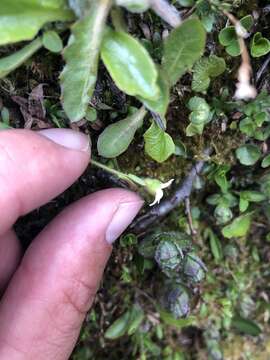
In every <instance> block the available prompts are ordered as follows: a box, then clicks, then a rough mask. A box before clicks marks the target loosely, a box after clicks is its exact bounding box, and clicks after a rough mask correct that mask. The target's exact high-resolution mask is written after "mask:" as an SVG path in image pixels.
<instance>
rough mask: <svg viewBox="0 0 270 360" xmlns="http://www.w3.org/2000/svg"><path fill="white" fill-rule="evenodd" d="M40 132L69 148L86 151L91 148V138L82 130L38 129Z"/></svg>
mask: <svg viewBox="0 0 270 360" xmlns="http://www.w3.org/2000/svg"><path fill="white" fill-rule="evenodd" d="M38 134H39V135H42V136H45V137H46V138H48V139H50V140H51V141H53V142H55V143H56V144H58V145H62V146H64V147H66V148H68V149H72V150H79V151H85V152H88V151H89V150H90V138H89V137H88V136H87V135H85V134H83V133H81V132H76V131H73V130H70V129H46V130H41V131H38Z"/></svg>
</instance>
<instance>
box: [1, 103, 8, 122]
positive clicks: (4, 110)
mask: <svg viewBox="0 0 270 360" xmlns="http://www.w3.org/2000/svg"><path fill="white" fill-rule="evenodd" d="M1 120H2V121H3V122H4V123H5V124H7V125H9V120H10V116H9V111H8V109H7V108H6V107H3V108H2V110H1Z"/></svg>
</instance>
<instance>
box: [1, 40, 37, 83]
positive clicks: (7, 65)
mask: <svg viewBox="0 0 270 360" xmlns="http://www.w3.org/2000/svg"><path fill="white" fill-rule="evenodd" d="M41 47H42V41H41V38H37V39H35V40H34V41H32V42H31V43H30V44H28V45H26V46H24V47H23V48H22V49H20V50H18V51H16V52H15V53H13V54H11V55H8V56H5V57H3V58H1V59H0V79H2V78H4V77H6V76H7V75H8V74H9V73H11V72H12V71H13V70H15V69H17V68H18V67H19V66H21V65H22V64H23V63H24V62H25V61H26V60H28V59H29V58H30V57H31V56H32V55H33V54H34V53H35V52H37V51H38V50H39V49H40V48H41Z"/></svg>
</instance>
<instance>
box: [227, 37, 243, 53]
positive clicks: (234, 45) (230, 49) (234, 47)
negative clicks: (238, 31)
mask: <svg viewBox="0 0 270 360" xmlns="http://www.w3.org/2000/svg"><path fill="white" fill-rule="evenodd" d="M226 52H227V53H228V54H229V55H231V56H239V55H240V54H241V49H240V46H239V42H238V40H237V39H236V40H234V41H232V42H231V43H230V44H229V45H228V46H227V47H226Z"/></svg>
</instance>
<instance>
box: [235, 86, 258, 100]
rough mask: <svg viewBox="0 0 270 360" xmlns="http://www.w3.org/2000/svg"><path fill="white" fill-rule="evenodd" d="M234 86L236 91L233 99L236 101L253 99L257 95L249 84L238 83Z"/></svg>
mask: <svg viewBox="0 0 270 360" xmlns="http://www.w3.org/2000/svg"><path fill="white" fill-rule="evenodd" d="M236 86H237V90H236V92H235V94H234V97H235V98H236V99H238V100H248V99H254V98H255V97H256V95H257V90H256V89H255V87H254V86H252V85H250V84H247V83H238V84H236Z"/></svg>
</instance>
